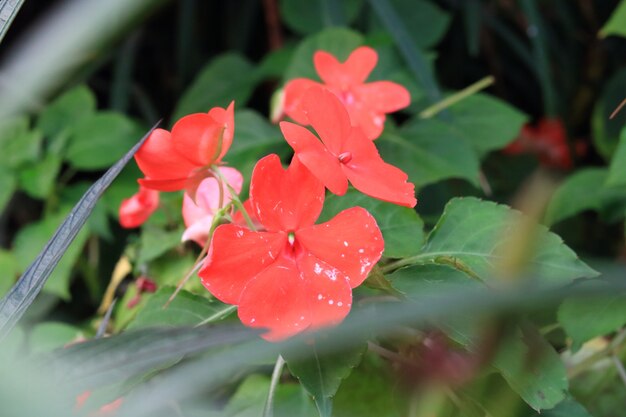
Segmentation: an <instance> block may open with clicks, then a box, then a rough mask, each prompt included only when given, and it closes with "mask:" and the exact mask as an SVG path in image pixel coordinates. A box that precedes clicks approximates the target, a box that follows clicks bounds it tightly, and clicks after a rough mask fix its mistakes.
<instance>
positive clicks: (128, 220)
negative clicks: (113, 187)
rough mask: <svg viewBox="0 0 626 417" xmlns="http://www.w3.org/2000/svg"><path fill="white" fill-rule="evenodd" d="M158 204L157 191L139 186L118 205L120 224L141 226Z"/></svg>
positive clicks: (123, 225) (128, 227)
mask: <svg viewBox="0 0 626 417" xmlns="http://www.w3.org/2000/svg"><path fill="white" fill-rule="evenodd" d="M158 206H159V192H158V191H154V190H149V189H147V188H144V187H142V186H141V185H140V186H139V191H138V192H137V193H136V194H135V195H133V196H132V197H130V198H127V199H125V200H124V201H122V204H121V205H120V211H119V216H120V225H122V227H125V228H127V229H132V228H134V227H139V226H141V225H142V224H143V223H144V222H145V221H146V220H148V218H149V217H150V216H151V215H152V213H154V211H155V210H156V209H157V207H158Z"/></svg>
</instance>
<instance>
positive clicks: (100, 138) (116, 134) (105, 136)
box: [66, 112, 140, 170]
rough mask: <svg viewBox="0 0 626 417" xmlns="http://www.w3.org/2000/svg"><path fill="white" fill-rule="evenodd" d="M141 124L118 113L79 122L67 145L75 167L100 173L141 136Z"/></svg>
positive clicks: (102, 113) (68, 153)
mask: <svg viewBox="0 0 626 417" xmlns="http://www.w3.org/2000/svg"><path fill="white" fill-rule="evenodd" d="M139 132H140V129H139V127H138V125H137V124H136V123H135V122H133V121H131V120H130V119H128V118H127V117H126V116H123V115H121V114H118V113H113V112H99V113H96V114H93V115H88V116H86V117H84V118H83V119H81V120H80V121H79V122H77V123H76V125H75V126H74V128H73V129H72V132H71V137H70V140H69V143H68V146H67V155H66V157H67V160H68V161H69V162H70V164H72V166H74V167H75V168H79V169H84V170H100V169H103V168H106V167H108V166H110V165H111V164H113V163H114V162H115V161H117V160H118V159H119V158H121V157H122V156H123V155H124V153H125V152H126V149H128V148H130V147H131V146H132V145H133V144H134V143H135V141H136V140H137V139H136V138H137V136H138V135H139V134H140V133H139Z"/></svg>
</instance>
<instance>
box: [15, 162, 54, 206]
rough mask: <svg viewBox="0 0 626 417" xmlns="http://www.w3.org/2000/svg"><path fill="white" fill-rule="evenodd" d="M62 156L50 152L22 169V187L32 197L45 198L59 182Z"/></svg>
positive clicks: (20, 180) (20, 178) (20, 175)
mask: <svg viewBox="0 0 626 417" xmlns="http://www.w3.org/2000/svg"><path fill="white" fill-rule="evenodd" d="M61 162H62V161H61V158H60V157H59V156H58V155H56V154H54V153H48V154H46V155H45V156H44V158H43V159H42V160H41V161H39V162H36V163H31V164H28V165H27V166H25V167H24V168H22V169H20V171H19V182H20V188H21V189H23V190H24V191H26V192H27V193H28V194H29V195H30V196H31V197H34V198H38V199H40V200H43V199H45V198H46V197H47V196H48V195H50V193H51V192H52V190H53V189H54V185H55V183H56V182H57V176H58V174H59V170H60V169H61Z"/></svg>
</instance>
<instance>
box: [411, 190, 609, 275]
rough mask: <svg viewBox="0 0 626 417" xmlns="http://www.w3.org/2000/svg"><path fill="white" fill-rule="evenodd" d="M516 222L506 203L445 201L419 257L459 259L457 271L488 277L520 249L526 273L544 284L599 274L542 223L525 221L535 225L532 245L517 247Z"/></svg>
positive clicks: (518, 217) (517, 218) (426, 259)
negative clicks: (523, 257) (526, 261)
mask: <svg viewBox="0 0 626 417" xmlns="http://www.w3.org/2000/svg"><path fill="white" fill-rule="evenodd" d="M520 221H523V218H522V215H521V214H520V213H519V212H517V211H515V210H512V209H510V208H509V207H507V206H504V205H499V204H495V203H492V202H488V201H481V200H479V199H477V198H473V197H470V198H455V199H453V200H451V201H450V202H449V203H448V204H447V205H446V208H445V210H444V212H443V215H442V216H441V218H440V219H439V222H438V223H437V225H436V226H435V228H434V229H433V231H432V232H431V234H430V236H429V237H428V242H427V243H426V245H425V246H424V249H423V250H422V253H421V254H420V255H418V257H419V259H420V260H421V261H423V262H436V263H441V262H444V261H445V262H448V263H449V264H451V265H452V266H455V263H456V262H458V263H459V266H458V267H457V269H461V270H463V272H470V273H472V274H475V275H476V276H478V277H480V278H482V279H488V278H489V277H491V276H493V274H494V273H495V272H496V271H497V268H498V266H499V267H500V268H502V267H503V266H504V265H505V262H507V257H508V256H514V255H512V254H511V252H512V251H521V252H523V253H525V254H527V256H528V266H527V267H528V269H529V270H528V271H524V272H526V273H528V274H531V276H534V277H535V278H536V279H538V280H539V282H540V283H541V284H542V285H547V286H550V285H554V284H564V283H568V282H571V281H572V280H574V279H576V278H583V277H593V276H596V275H597V272H596V271H594V270H593V269H591V268H590V267H589V266H587V265H586V264H585V263H584V262H582V261H581V260H580V259H579V258H578V256H576V254H575V253H574V252H573V251H572V250H571V249H570V248H569V247H567V246H566V245H565V244H564V243H563V241H562V240H561V238H559V237H558V236H557V235H555V234H554V233H551V232H550V231H549V230H548V229H547V228H546V227H544V226H541V225H536V226H532V225H526V226H525V227H526V228H527V227H534V230H533V234H532V237H531V238H530V239H531V240H529V241H528V244H529V245H530V247H529V248H521V247H519V244H520V243H519V242H516V241H515V240H514V239H516V238H517V237H518V236H515V233H514V232H515V231H516V230H517V233H519V224H520ZM522 244H524V243H522ZM516 245H517V246H516ZM528 250H530V253H528V252H527V251H528ZM520 272H521V271H520Z"/></svg>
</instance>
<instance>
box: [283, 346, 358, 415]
mask: <svg viewBox="0 0 626 417" xmlns="http://www.w3.org/2000/svg"><path fill="white" fill-rule="evenodd" d="M303 352H306V353H307V354H306V359H301V358H302V356H299V357H298V358H297V359H291V357H290V356H289V355H287V356H285V361H286V362H287V366H289V370H290V371H291V373H292V374H293V375H294V376H295V377H297V378H298V379H299V380H300V383H301V384H302V386H303V387H304V388H305V389H306V390H307V391H308V392H309V394H311V395H312V396H313V399H314V400H315V405H316V406H317V409H318V411H319V413H320V416H321V417H330V415H331V413H332V408H333V405H332V398H333V397H334V396H335V393H336V392H337V390H338V389H339V386H340V385H341V382H342V381H343V380H344V379H345V378H347V377H348V375H350V373H351V372H352V370H353V369H354V367H355V366H357V365H358V364H359V362H360V361H361V357H362V356H363V352H364V349H356V350H349V351H344V352H339V353H334V354H330V355H329V354H326V355H321V354H319V353H318V352H317V349H316V346H315V343H311V344H307V345H302V351H301V352H300V355H302V354H303Z"/></svg>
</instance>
